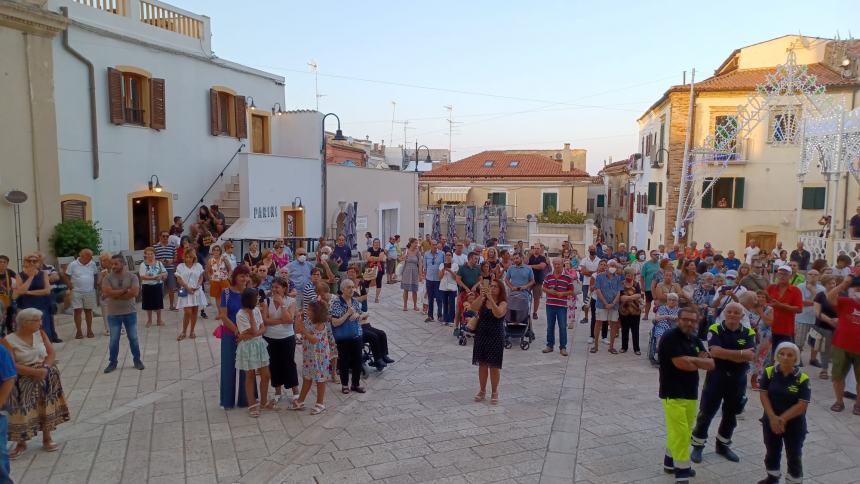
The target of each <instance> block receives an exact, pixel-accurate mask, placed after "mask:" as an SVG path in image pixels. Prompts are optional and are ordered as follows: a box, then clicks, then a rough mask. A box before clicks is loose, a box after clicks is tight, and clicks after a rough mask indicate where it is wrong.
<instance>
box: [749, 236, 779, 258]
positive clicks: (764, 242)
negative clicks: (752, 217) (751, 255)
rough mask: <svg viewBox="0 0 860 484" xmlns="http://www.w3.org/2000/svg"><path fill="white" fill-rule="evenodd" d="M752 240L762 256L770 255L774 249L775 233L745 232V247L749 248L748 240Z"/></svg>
mask: <svg viewBox="0 0 860 484" xmlns="http://www.w3.org/2000/svg"><path fill="white" fill-rule="evenodd" d="M753 239H755V241H756V243H758V246H759V247H760V248H761V253H762V254H770V252H771V251H772V250H773V249H774V247H776V232H747V240H746V245H745V247H749V245H750V240H753Z"/></svg>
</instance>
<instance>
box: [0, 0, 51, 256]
mask: <svg viewBox="0 0 860 484" xmlns="http://www.w3.org/2000/svg"><path fill="white" fill-rule="evenodd" d="M44 3H45V2H44V1H36V0H30V1H9V0H0V45H2V62H0V77H2V79H3V83H2V84H3V89H0V105H2V106H3V109H2V110H0V146H2V147H3V162H2V170H0V195H2V194H6V193H8V192H10V191H12V190H19V191H22V192H24V193H26V194H27V201H26V202H24V203H22V204H20V205H19V209H20V220H21V227H20V237H21V244H20V247H21V249H22V250H23V251H32V250H34V249H38V250H40V251H42V252H44V253H46V254H49V253H50V249H49V243H48V241H49V239H50V236H51V233H52V231H53V228H54V225H56V224H57V223H58V222H59V221H60V197H59V193H60V189H59V168H58V165H57V121H56V116H55V111H54V84H53V77H54V76H53V69H54V62H53V48H52V42H53V40H52V39H53V38H54V36H56V35H58V34H60V33H61V32H63V31H64V30H65V29H66V19H65V18H63V17H62V16H60V15H57V14H55V13H51V12H48V11H47V10H45V9H43V8H42V7H43V4H44ZM37 136H38V139H37ZM0 221H2V224H3V230H1V231H0V254H5V255H7V256H9V258H10V259H12V263H11V264H10V265H11V266H12V267H14V268H16V269H17V267H18V262H17V261H16V260H15V259H16V257H17V256H16V254H17V252H16V245H17V244H16V237H15V234H16V230H15V222H14V213H13V206H12V205H11V204H9V203H7V202H6V201H0Z"/></svg>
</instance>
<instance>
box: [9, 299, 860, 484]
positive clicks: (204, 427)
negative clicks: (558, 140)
mask: <svg viewBox="0 0 860 484" xmlns="http://www.w3.org/2000/svg"><path fill="white" fill-rule="evenodd" d="M399 296H400V294H399V290H398V288H397V287H395V286H386V287H385V288H384V289H383V302H382V303H381V304H376V305H374V304H371V313H372V316H373V319H372V321H373V323H374V325H375V326H378V327H380V328H382V329H384V330H386V331H387V332H388V335H389V341H390V345H391V353H392V356H393V357H394V358H395V359H396V360H397V362H396V363H395V364H393V365H391V366H389V368H388V369H386V370H385V371H384V372H382V373H381V374H378V373H376V372H375V371H374V372H373V374H371V376H370V377H369V379H368V380H367V382H366V383H367V387H368V393H366V394H364V395H359V394H350V395H342V394H341V393H340V392H339V391H337V390H339V388H338V387H337V386H335V385H331V386H330V387H329V391H328V392H327V396H326V400H327V401H326V404H327V406H328V410H327V411H326V412H325V413H323V414H322V415H319V416H311V415H309V414H308V412H307V411H305V412H301V413H297V412H291V411H286V410H284V411H281V412H264V413H263V414H262V415H261V417H260V418H258V419H252V418H250V417H249V416H248V413H247V411H245V410H244V409H237V410H231V411H224V410H222V409H221V408H219V407H218V378H219V355H220V353H219V344H220V342H219V341H218V340H217V339H215V338H214V337H212V336H211V333H212V330H213V329H214V328H215V325H216V322H215V320H214V319H213V318H212V317H211V316H212V314H213V313H214V311H213V310H210V318H209V319H207V320H202V326H203V327H202V328H200V329H199V330H198V331H197V333H198V335H200V336H198V338H197V339H196V340H193V341H191V340H185V341H183V342H181V343H177V341H176V340H175V338H176V335H177V321H178V318H179V314H180V313H174V312H165V314H166V315H167V317H166V320H167V326H165V327H161V328H156V327H154V326H153V327H152V328H149V329H147V328H144V327H143V323H144V322H145V317H144V316H143V315H140V318H141V319H139V324H138V326H139V334H140V339H141V348H142V351H143V354H144V356H143V360H144V362H145V363H146V365H147V367H146V370H144V371H142V372H141V371H137V370H135V369H134V368H132V366H131V357H130V355H129V354H128V350H127V344H126V343H125V340H123V346H122V352H121V354H120V367H121V369H120V370H118V371H116V372H114V373H112V374H109V375H105V374H103V373H102V369H103V368H104V366H105V365H106V362H107V337H105V336H103V335H101V334H99V336H98V337H97V338H95V339H83V340H74V339H72V335H73V332H74V330H73V326H72V324H71V321H70V318H69V317H68V316H62V317H61V319H60V329H59V331H60V334H61V337H63V338H64V339H66V343H63V344H60V345H58V346H57V349H58V359H59V363H60V368H61V372H62V380H63V385H64V387H65V390H66V395H67V398H68V401H69V405H70V407H71V413H72V421H71V422H69V423H67V424H65V425H63V426H61V427H60V428H59V429H58V430H57V432H56V434H55V438H56V440H57V441H58V442H59V443H60V445H61V449H60V451H58V452H55V453H45V452H43V451H41V449H40V444H39V440H38V439H36V440H34V441H32V442H31V445H30V450H28V451H27V452H26V453H25V454H24V455H23V456H21V457H20V458H19V459H18V460H16V461H15V462H14V463H13V465H12V472H13V477H14V479H15V481H16V482H22V483H64V484H65V483H77V482H93V483H113V482H128V483H143V482H148V483H182V482H187V483H189V484H190V483H234V482H242V483H270V482H271V483H281V482H284V483H318V484H323V483H333V482H371V481H379V482H386V483H393V484H408V483H414V482H437V483H471V484H475V483H485V482H513V483H551V484H555V483H571V482H576V483H583V484H585V483H594V484H597V483H619V482H641V483H668V482H672V479H670V477H669V476H667V475H666V474H664V473H663V471H662V467H661V463H662V460H661V458H662V455H663V438H664V432H663V416H662V410H661V406H660V403H659V401H658V400H657V397H656V389H657V372H656V370H654V369H652V368H651V367H650V366H649V365H648V364H647V361H646V359H645V356H644V355H642V356H638V357H637V356H635V355H633V353H632V352H630V353H627V354H624V355H610V354H608V353H607V352H606V351H605V347H603V351H601V352H600V353H598V354H594V355H592V354H588V353H587V351H586V350H585V344H586V341H585V340H586V339H587V337H588V334H587V333H588V332H587V326H585V325H577V327H576V328H575V330H573V331H572V332H571V333H572V337H573V339H574V341H573V343H572V344H571V345H570V346H571V349H572V355H571V357H569V358H562V357H561V356H560V355H559V354H558V353H557V352H555V353H551V354H542V353H541V352H540V350H541V348H542V347H543V345H542V344H541V341H542V339H543V338H542V336H541V335H543V334H545V329H544V328H545V320H544V318H543V316H541V318H540V319H539V320H538V321H537V322H536V324H535V331H536V333H537V334H538V335H539V338H538V340H537V341H536V342H535V344H534V345H532V347H531V349H529V350H528V351H522V350H520V349H519V348H518V347H517V346H514V348H513V349H511V350H508V351H506V353H505V364H504V369H503V371H502V384H501V387H500V397H501V401H500V403H499V405H497V406H491V405H489V404H488V403H486V402H484V403H475V402H473V401H472V397H473V396H474V394H475V392H476V388H477V382H476V380H477V375H476V373H477V371H476V369H475V368H474V367H473V366H472V365H471V351H472V348H471V346H467V347H462V346H458V345H457V342H456V340H455V339H454V338H453V337H452V336H451V334H450V333H451V330H450V328H444V327H442V326H440V325H439V324H438V323H424V322H423V319H424V317H423V316H421V315H419V314H418V313H416V312H414V311H412V310H410V311H409V312H407V313H404V312H402V311H401V310H400V298H399ZM96 327H97V329H99V330H101V329H102V326H101V319H100V318H97V320H96ZM99 333H100V331H99ZM645 338H646V330H645V328H644V327H643V328H642V341H643V346H644V341H645ZM814 376H815V375H813V400H814V401H813V403H812V405H811V406H810V409H809V424H810V425H809V426H810V433H809V435H808V437H807V440H806V446H805V448H804V466H805V473H806V476H807V480H806V482H812V483H839V484H842V483H849V482H860V417H855V416H852V415H851V413H850V411H848V412H843V413H841V414H834V413H832V412H830V411H829V410H828V407H829V406H830V404H831V403H832V397H831V390H830V385H829V382H823V381H821V380H818V379H817V378H815V377H814ZM309 401H312V400H310V399H309ZM848 405H849V407H848V408H849V409H850V408H851V407H850V402H849V404H848ZM760 414H761V407H760V405H759V403H758V399H757V398H755V395H752V398H751V399H750V403H749V405H748V410H747V412H746V414H745V418H744V419H743V420H741V421H740V427H739V429H738V431H737V433H736V435H735V449H736V451H737V452H738V454H740V456H741V462H740V463H738V464H732V463H729V462H727V461H725V460H724V459H722V458H721V457H719V456H716V455H715V454H714V453H713V447H712V445H711V446H709V447H708V449H706V451H707V452H706V455H705V459H704V462H703V463H702V464H699V465H697V466H696V469H697V472H698V475H699V477H697V478H696V482H709V483H716V482H724V483H749V482H755V481H757V480H758V479H760V478H761V477H762V476H763V474H764V471H763V464H762V455H763V451H764V447H763V445H762V443H761V436H760V435H761V430H760V426H759V423H758V422H757V418H758V417H759V416H760ZM715 427H716V424H715V425H714V428H715Z"/></svg>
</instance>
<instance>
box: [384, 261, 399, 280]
mask: <svg viewBox="0 0 860 484" xmlns="http://www.w3.org/2000/svg"><path fill="white" fill-rule="evenodd" d="M396 269H397V259H387V260H386V261H385V273H386V274H388V275H389V276H393V275H394V271H395V270H396Z"/></svg>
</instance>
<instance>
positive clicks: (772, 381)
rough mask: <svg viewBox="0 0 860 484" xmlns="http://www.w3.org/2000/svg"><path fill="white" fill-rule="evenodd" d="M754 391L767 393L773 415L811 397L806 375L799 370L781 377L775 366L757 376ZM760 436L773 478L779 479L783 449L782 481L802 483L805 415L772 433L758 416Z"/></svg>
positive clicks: (766, 461) (767, 465)
mask: <svg viewBox="0 0 860 484" xmlns="http://www.w3.org/2000/svg"><path fill="white" fill-rule="evenodd" d="M758 390H759V391H761V392H767V396H768V399H770V405H771V407H773V411H774V413H775V414H777V415H782V414H783V413H784V412H785V411H786V410H788V409H789V408H791V407H793V406H794V405H796V404H797V402H799V401H801V400H803V401H806V402H809V400H810V398H811V397H812V389H811V387H810V382H809V375H807V374H806V373H804V372H802V371H800V369H799V368H794V370H793V371H792V372H791V373H790V374H789V375H788V376H785V375H783V373H782V372H781V371H780V370H779V368H778V367H776V366H769V367H767V368H765V369H764V371H763V372H762V374H761V375H760V376H759V383H758ZM761 426H762V433H763V435H764V446H765V449H766V452H765V456H764V467H765V469H766V470H767V473H768V474H769V475H771V476H773V477H776V478H779V477H780V471H779V469H780V467H779V466H780V458H781V457H782V449H783V446H785V460H787V461H788V477H787V478H786V480H785V482H787V483H799V482H802V481H803V463H802V460H801V459H802V449H803V441H804V439H806V412H804V413H802V414H800V415H798V416H797V417H795V418H793V419H791V420H789V421H788V422H786V423H785V432H783V433H782V434H775V433H774V432H773V431H772V430H771V428H770V420H769V419H768V418H767V415H766V414H765V415H762V417H761Z"/></svg>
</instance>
